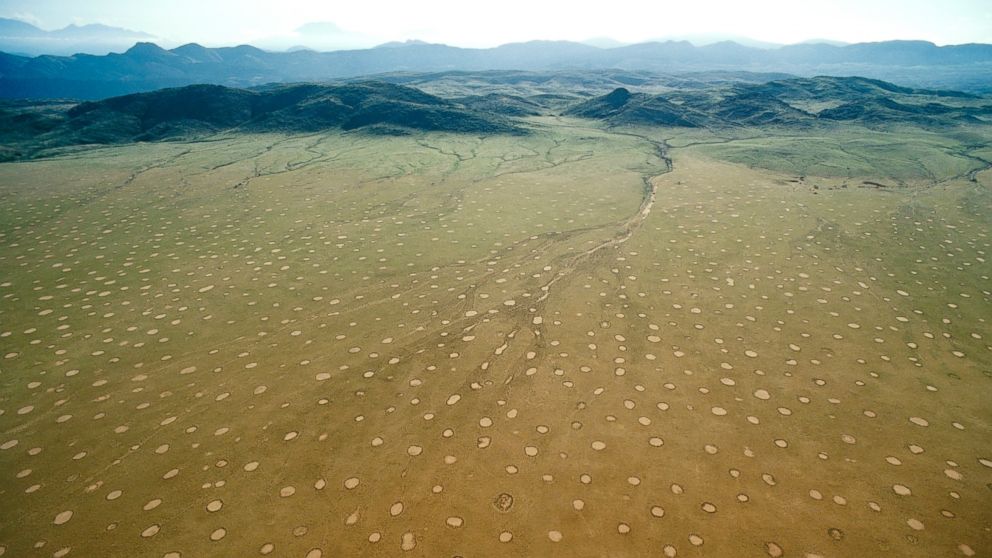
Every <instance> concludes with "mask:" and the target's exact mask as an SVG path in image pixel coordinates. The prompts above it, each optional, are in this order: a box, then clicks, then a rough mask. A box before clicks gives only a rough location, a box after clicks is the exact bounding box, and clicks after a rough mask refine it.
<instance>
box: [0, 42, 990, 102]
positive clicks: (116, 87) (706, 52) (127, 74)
mask: <svg viewBox="0 0 992 558" xmlns="http://www.w3.org/2000/svg"><path fill="white" fill-rule="evenodd" d="M387 46H388V47H389V48H372V49H365V50H348V51H335V52H314V51H310V50H298V51H294V52H267V51H263V50H261V49H258V48H255V47H251V46H238V47H228V48H205V47H203V46H200V45H197V44H188V45H184V46H181V47H178V48H174V49H172V50H165V49H163V48H160V47H158V46H157V45H155V44H153V43H148V42H142V43H138V44H135V45H134V46H133V47H131V48H130V49H128V50H127V51H126V52H124V53H123V54H108V55H105V56H93V55H84V54H78V55H73V56H38V57H34V58H30V57H23V56H16V55H11V54H2V53H0V96H2V97H6V98H58V97H63V98H79V99H99V98H105V97H110V96H114V95H122V94H127V93H134V92H141V91H151V90H155V89H159V88H163V87H177V86H183V85H190V84H195V83H210V84H219V85H226V86H230V87H252V86H257V85H261V84H266V83H289V82H301V81H329V80H337V79H343V78H353V77H357V76H369V75H376V74H382V73H388V72H439V71H451V70H464V71H478V70H509V69H514V70H530V71H547V70H591V69H623V70H648V71H655V72H665V73H669V74H671V73H680V72H696V71H712V70H734V71H751V72H781V73H788V74H792V75H798V76H814V75H833V76H851V75H857V76H865V77H870V78H877V79H884V80H886V81H891V82H894V83H897V84H899V85H904V86H911V87H926V88H939V89H955V90H961V91H969V92H975V93H992V45H986V44H966V45H955V46H942V47H938V46H936V45H934V44H933V43H928V42H922V41H888V42H880V43H859V44H853V45H845V46H836V45H831V44H822V43H816V44H799V45H791V46H784V47H781V48H777V49H760V48H752V47H747V46H743V45H740V44H737V43H733V42H721V43H715V44H711V45H706V46H701V47H696V46H693V45H692V44H691V43H688V42H685V41H669V42H663V43H642V44H636V45H629V46H621V47H616V48H608V49H604V48H599V47H595V46H591V45H586V44H581V43H573V42H562V41H534V42H527V43H514V44H507V45H503V46H499V47H496V48H489V49H467V48H457V47H451V46H446V45H439V44H426V43H420V42H407V43H392V44H389V45H387Z"/></svg>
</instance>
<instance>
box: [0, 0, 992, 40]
mask: <svg viewBox="0 0 992 558" xmlns="http://www.w3.org/2000/svg"><path fill="white" fill-rule="evenodd" d="M587 6H592V7H587ZM0 17H12V18H16V19H21V20H24V21H27V22H29V23H32V24H34V25H37V26H39V27H41V28H43V29H56V28H61V27H64V26H66V25H69V24H72V23H75V24H87V23H103V24H107V25H113V26H118V27H124V28H128V29H132V30H137V31H144V32H147V33H150V34H151V35H154V36H155V37H159V38H160V41H159V42H162V43H165V44H171V45H173V46H174V45H178V44H183V43H187V42H198V43H200V44H203V45H205V46H230V45H236V44H246V43H251V44H257V45H260V46H261V45H272V46H277V45H278V46H283V47H289V46H293V44H294V41H295V42H296V43H298V44H304V43H305V42H306V39H307V38H308V35H313V34H312V33H310V34H308V33H306V32H300V31H298V30H299V29H300V28H301V27H302V26H304V25H305V24H307V23H314V22H328V23H333V24H335V25H336V26H337V27H338V28H340V29H341V30H342V33H339V34H338V39H337V40H338V42H341V43H342V46H350V47H360V46H371V45H374V44H378V43H381V42H385V41H394V40H407V39H419V40H424V41H428V42H437V43H445V44H450V45H455V46H463V47H490V46H496V45H499V44H504V43H508V42H518V41H527V40H534V39H545V40H573V41H582V40H587V39H591V38H599V37H610V38H613V39H616V40H619V41H622V42H627V43H630V42H639V41H645V40H651V39H658V38H666V37H694V36H707V37H713V36H717V37H720V36H730V37H748V38H751V39H756V40H760V41H766V42H772V43H783V44H791V43H797V42H802V41H805V40H810V39H831V40H838V41H843V42H867V41H881V40H891V39H921V40H929V41H932V42H935V43H937V44H941V45H943V44H960V43H968V42H985V43H992V1H989V0H941V1H934V0H834V1H830V0H821V1H811V0H688V1H679V2H673V1H670V0H653V1H651V0H646V1H624V0H611V1H605V2H604V1H599V2H589V3H586V2H577V1H575V0H572V1H559V0H495V1H494V0H479V1H476V2H472V1H466V0H405V1H404V0H400V1H382V0H358V1H355V0H347V1H341V0H278V1H272V0H0ZM325 35H326V33H325ZM310 38H313V37H310ZM326 38H327V37H325V39H326ZM332 42H333V41H332Z"/></svg>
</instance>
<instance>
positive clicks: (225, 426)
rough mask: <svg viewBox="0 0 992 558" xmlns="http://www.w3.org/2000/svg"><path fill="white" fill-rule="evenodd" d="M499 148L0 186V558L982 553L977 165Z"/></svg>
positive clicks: (63, 169) (990, 454)
mask: <svg viewBox="0 0 992 558" xmlns="http://www.w3.org/2000/svg"><path fill="white" fill-rule="evenodd" d="M528 126H530V129H531V133H530V134H529V135H523V136H488V137H478V136H473V135H465V134H443V133H417V134H413V135H409V136H403V137H385V136H377V135H371V134H363V133H344V132H338V131H335V132H328V133H320V134H311V135H293V136H286V135H278V134H259V135H230V136H225V135H220V136H214V137H212V138H210V139H209V140H205V141H199V142H188V143H183V142H169V143H158V144H136V145H129V146H123V147H107V148H101V149H93V150H81V151H70V152H67V153H66V154H63V155H61V156H57V157H52V158H47V159H41V160H37V161H25V162H17V163H5V164H2V165H0V215H2V217H0V499H2V502H3V503H2V506H0V509H2V511H0V515H3V521H2V522H0V555H6V556H66V555H69V556H161V557H164V558H176V557H180V556H181V557H194V556H242V555H243V556H251V555H260V554H261V555H266V554H271V555H274V556H275V555H278V556H299V557H301V558H303V557H307V558H319V557H332V556H359V555H362V556H394V555H411V556H465V557H469V556H494V555H502V556H665V557H673V556H704V555H705V556H772V557H777V556H807V557H815V556H822V557H852V556H920V557H923V556H955V555H958V556H980V555H987V554H988V553H989V552H990V551H992V492H990V487H992V407H990V405H989V401H990V397H992V387H990V386H992V384H990V382H992V327H990V324H989V321H990V320H992V294H990V290H992V283H990V280H989V276H990V274H992V263H990V262H989V259H990V254H989V252H990V250H992V246H990V244H992V238H990V234H992V193H990V190H989V189H990V188H992V171H990V170H988V164H987V163H985V161H988V160H989V159H992V150H990V149H988V148H987V147H986V148H981V147H977V148H976V147H975V146H981V145H986V146H987V145H988V143H989V142H988V139H989V135H988V134H987V133H986V132H985V131H983V130H982V129H976V131H974V132H972V133H971V134H972V135H970V136H967V137H965V136H966V134H963V133H962V134H959V135H958V136H953V137H952V136H950V135H938V134H924V133H918V132H913V133H912V134H909V133H907V134H906V135H900V134H899V133H898V132H895V131H893V132H886V133H882V132H878V133H873V132H868V131H865V130H862V131H850V132H841V131H838V132H836V133H827V132H822V133H813V132H808V133H805V134H804V133H796V134H792V135H789V136H774V135H769V136H767V137H734V136H727V137H716V136H715V135H713V134H711V133H707V132H702V131H686V130H685V129H667V128H644V129H640V128H627V129H612V130H610V129H605V128H599V127H595V126H592V125H591V124H589V122H588V121H582V120H578V119H567V118H554V117H538V118H530V119H528ZM983 134H984V135H983Z"/></svg>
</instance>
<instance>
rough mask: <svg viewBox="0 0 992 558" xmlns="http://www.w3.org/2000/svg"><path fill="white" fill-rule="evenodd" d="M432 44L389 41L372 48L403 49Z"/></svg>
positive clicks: (414, 40)
mask: <svg viewBox="0 0 992 558" xmlns="http://www.w3.org/2000/svg"><path fill="white" fill-rule="evenodd" d="M429 44H432V43H428V42H427V41H421V40H420V39H407V40H405V41H389V42H388V43H382V44H381V45H376V46H374V47H372V48H403V47H408V46H424V45H429Z"/></svg>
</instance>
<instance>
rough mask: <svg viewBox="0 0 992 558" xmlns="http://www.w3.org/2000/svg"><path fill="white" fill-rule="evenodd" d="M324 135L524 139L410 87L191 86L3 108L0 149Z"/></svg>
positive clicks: (510, 127) (22, 152)
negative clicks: (363, 132)
mask: <svg viewBox="0 0 992 558" xmlns="http://www.w3.org/2000/svg"><path fill="white" fill-rule="evenodd" d="M520 102H521V103H522V104H524V105H526V102H525V101H522V100H521V101H520ZM328 129H341V130H356V129H367V130H370V131H374V132H377V133H406V132H407V131H409V130H421V131H442V132H460V133H472V134H518V133H523V131H522V129H521V128H519V127H518V126H516V125H515V124H514V123H512V122H511V121H510V120H508V119H506V118H504V117H502V116H499V115H497V114H494V113H493V112H482V111H480V110H476V109H473V108H471V107H470V106H466V105H463V104H460V103H456V102H454V101H451V100H447V99H442V98H440V97H436V96H434V95H430V94H427V93H424V92H422V91H420V90H418V89H414V88H412V87H405V86H401V85H395V84H390V83H383V82H373V81H369V82H361V83H353V84H347V85H333V86H329V85H317V84H299V85H281V86H272V87H267V88H264V89H260V90H254V91H252V90H245V89H233V88H229V87H223V86H219V85H191V86H187V87H181V88H174V89H162V90H160V91H155V92H151V93H136V94H132V95H125V96H121V97H113V98H110V99H105V100H102V101H91V102H84V103H80V104H74V105H72V104H70V105H66V104H65V103H61V104H55V103H42V104H38V105H30V104H25V103H17V102H9V103H6V104H3V105H0V145H3V146H4V148H3V155H2V156H3V157H4V158H6V159H11V158H19V157H25V156H31V155H32V154H34V153H37V152H38V151H40V150H43V149H50V148H55V147H64V146H70V145H83V144H117V143H127V142H134V141H161V140H168V139H189V138H194V137H199V136H203V135H207V134H211V133H216V132H220V131H231V132H287V133H294V132H314V131H318V130H328Z"/></svg>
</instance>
